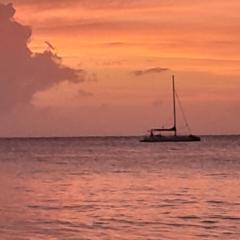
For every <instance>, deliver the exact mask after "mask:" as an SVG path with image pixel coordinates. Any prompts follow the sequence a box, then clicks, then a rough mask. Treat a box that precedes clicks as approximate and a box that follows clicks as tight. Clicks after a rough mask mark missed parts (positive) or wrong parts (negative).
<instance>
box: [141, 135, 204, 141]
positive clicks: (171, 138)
mask: <svg viewBox="0 0 240 240" xmlns="http://www.w3.org/2000/svg"><path fill="white" fill-rule="evenodd" d="M199 141H201V138H200V137H198V136H194V135H180V136H161V135H155V136H145V137H144V138H143V139H141V140H140V142H199Z"/></svg>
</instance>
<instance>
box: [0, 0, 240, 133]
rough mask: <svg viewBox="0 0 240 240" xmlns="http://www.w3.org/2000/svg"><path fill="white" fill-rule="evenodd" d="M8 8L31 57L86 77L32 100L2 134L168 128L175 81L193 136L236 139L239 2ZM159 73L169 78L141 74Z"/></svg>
mask: <svg viewBox="0 0 240 240" xmlns="http://www.w3.org/2000/svg"><path fill="white" fill-rule="evenodd" d="M1 2H2V3H7V2H8V1H1ZM12 2H13V3H14V6H15V8H16V10H17V13H16V16H15V19H16V20H17V21H18V22H20V23H22V24H25V25H30V26H31V27H32V32H33V33H32V40H31V42H30V43H29V46H30V48H31V50H32V51H33V52H42V51H44V50H45V49H46V48H47V45H46V43H45V41H48V42H49V43H51V44H52V45H53V46H54V47H55V49H56V50H55V51H56V52H57V54H58V55H59V56H61V57H62V58H63V63H64V64H66V65H68V66H71V67H74V68H81V69H84V70H85V71H86V76H85V78H86V81H84V82H83V83H79V84H75V83H70V82H67V81H65V82H62V83H60V84H56V85H54V86H52V87H51V88H48V89H45V90H44V91H41V92H40V91H39V92H36V93H35V94H34V96H33V97H32V100H31V104H32V106H33V108H34V110H32V108H31V110H29V107H25V108H24V109H25V110H24V111H26V112H24V111H21V114H22V116H21V114H19V111H17V110H16V111H15V112H11V113H9V114H7V115H6V116H5V118H4V119H3V120H2V121H3V123H4V124H5V125H4V129H0V130H1V131H2V132H3V135H118V134H121V135H128V134H141V133H143V132H144V131H145V130H146V129H148V128H151V127H157V126H158V125H159V126H162V125H164V126H167V125H168V123H169V121H170V123H171V82H170V77H171V75H172V74H173V73H174V74H175V75H176V80H177V89H178V92H179V95H180V96H181V100H182V103H183V105H184V109H185V111H186V115H187V117H188V119H189V122H190V125H191V126H192V129H193V131H194V132H196V133H202V134H206V133H211V134H212V133H216V134H221V133H235V132H236V133H240V125H239V119H240V98H239V90H240V83H239V81H240V67H239V66H240V34H239V28H240V17H239V11H240V2H239V1H238V0H228V1H225V0H211V1H206V0H202V1H197V0H181V1H178V0H148V1H143V0H138V1H135V0H129V1H128V0H121V1H120V0H113V1H109V0H91V1H87V0H78V1H77V0H75V1H71V0H66V1H64V0H63V1H53V0H51V1H37V0H19V1H18V0H13V1H12ZM161 68H164V69H169V70H168V71H155V72H154V71H152V72H151V71H146V70H148V69H161ZM136 71H143V73H144V71H146V72H147V73H145V74H141V75H136V74H135V72H136ZM66 80H67V79H66ZM42 111H43V112H44V113H45V114H46V116H47V117H46V119H45V120H43V119H42V120H40V119H39V116H40V115H41V114H42ZM16 116H17V118H18V120H19V121H18V124H17V125H16V124H14V119H16ZM26 116H28V117H27V119H28V120H27V121H26ZM58 120H60V121H58ZM28 121H29V122H31V124H32V130H29V129H28V127H29V124H28ZM181 124H182V123H181V121H180V125H181ZM12 125H14V127H12ZM53 126H54V127H53ZM36 129H37V130H36Z"/></svg>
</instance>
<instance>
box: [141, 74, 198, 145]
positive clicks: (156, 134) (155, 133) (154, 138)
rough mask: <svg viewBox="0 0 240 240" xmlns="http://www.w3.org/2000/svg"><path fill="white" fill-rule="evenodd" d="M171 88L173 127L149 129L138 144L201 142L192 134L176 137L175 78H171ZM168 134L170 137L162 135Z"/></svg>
mask: <svg viewBox="0 0 240 240" xmlns="http://www.w3.org/2000/svg"><path fill="white" fill-rule="evenodd" d="M172 88H173V119H174V125H173V127H172V128H156V129H151V130H150V131H149V134H148V135H146V136H144V137H143V138H142V139H141V140H140V142H195V141H201V138H200V137H199V136H195V135H192V134H189V135H178V134H177V114H176V90H175V78H174V76H172ZM166 132H170V133H173V134H171V135H164V134H163V133H166Z"/></svg>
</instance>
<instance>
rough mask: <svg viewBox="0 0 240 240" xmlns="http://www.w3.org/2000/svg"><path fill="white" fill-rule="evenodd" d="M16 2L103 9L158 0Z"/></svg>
mask: <svg viewBox="0 0 240 240" xmlns="http://www.w3.org/2000/svg"><path fill="white" fill-rule="evenodd" d="M14 2H15V3H18V4H21V5H32V6H36V7H42V8H61V7H69V6H71V5H78V6H80V7H83V8H90V9H103V8H110V9H111V8H113V9H115V8H119V7H121V8H130V7H132V8H134V7H140V6H145V5H152V4H153V3H154V2H155V3H154V4H156V3H157V2H156V1H153V3H146V1H145V0H60V1H59V0H51V1H49V0H41V1H39V0H14Z"/></svg>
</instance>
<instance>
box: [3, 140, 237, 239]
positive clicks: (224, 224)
mask: <svg viewBox="0 0 240 240" xmlns="http://www.w3.org/2000/svg"><path fill="white" fill-rule="evenodd" d="M239 156H240V137H237V136H235V137H234V136H232V137H231V136H228V137H205V138H203V141H202V142H200V143H198V142H197V143H155V144H151V143H150V144H148V143H139V142H138V139H137V138H58V139H2V140H0V184H1V194H0V239H4V240H10V239H11V240H26V239H31V240H40V239H47V240H53V239H54V240H55V239H69V240H76V239H81V240H82V239H83V240H85V239H86V240H87V239H93V240H95V239H96V240H99V239H119V240H120V239H121V240H122V239H126V240H146V239H148V240H153V239H156V240H159V239H164V240H165V239H171V240H178V239H186V240H188V239H189V240H190V239H191V240H200V239H201V240H202V239H206V240H210V239H211V240H213V239H214V240H215V239H218V240H222V239H224V240H225V239H234V240H237V239H240V189H239V185H240V157H239Z"/></svg>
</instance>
